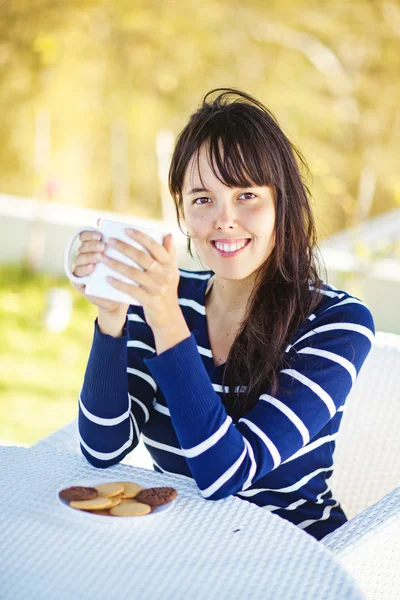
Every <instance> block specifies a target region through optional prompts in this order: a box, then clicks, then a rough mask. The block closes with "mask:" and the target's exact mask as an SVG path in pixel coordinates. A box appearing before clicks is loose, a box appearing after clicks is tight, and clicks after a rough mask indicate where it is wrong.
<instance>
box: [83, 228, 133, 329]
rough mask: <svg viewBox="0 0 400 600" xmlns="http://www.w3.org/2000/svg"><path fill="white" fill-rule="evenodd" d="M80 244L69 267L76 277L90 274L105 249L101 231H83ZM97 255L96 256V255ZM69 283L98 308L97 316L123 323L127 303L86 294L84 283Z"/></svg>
mask: <svg viewBox="0 0 400 600" xmlns="http://www.w3.org/2000/svg"><path fill="white" fill-rule="evenodd" d="M79 239H80V242H81V245H80V247H79V250H78V252H77V255H76V257H75V262H74V264H73V265H72V267H71V271H72V273H73V275H75V276H76V277H83V276H84V275H90V273H93V271H94V269H95V268H96V264H97V263H98V262H100V258H99V255H101V254H104V252H105V250H106V244H105V243H104V242H102V241H101V233H100V232H94V231H83V232H82V233H81V234H80V236H79ZM96 255H97V256H96ZM71 285H72V286H73V287H74V288H75V289H76V290H77V291H78V292H79V293H80V294H82V295H83V296H84V297H85V298H87V299H88V300H89V302H91V303H92V304H94V306H97V308H98V309H99V316H100V314H101V316H102V317H103V318H105V319H107V320H108V319H112V320H114V319H117V320H119V321H121V320H123V322H124V323H125V317H126V313H127V311H128V307H129V304H122V303H120V302H116V301H115V300H106V299H105V298H98V297H97V296H89V295H87V294H86V285H85V284H84V283H83V284H79V283H74V282H73V281H71Z"/></svg>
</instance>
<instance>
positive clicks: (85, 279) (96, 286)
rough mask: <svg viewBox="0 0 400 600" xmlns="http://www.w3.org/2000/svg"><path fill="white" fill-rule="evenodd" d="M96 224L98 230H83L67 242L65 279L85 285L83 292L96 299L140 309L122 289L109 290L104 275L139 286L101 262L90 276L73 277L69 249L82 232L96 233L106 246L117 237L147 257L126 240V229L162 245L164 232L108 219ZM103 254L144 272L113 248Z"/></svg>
mask: <svg viewBox="0 0 400 600" xmlns="http://www.w3.org/2000/svg"><path fill="white" fill-rule="evenodd" d="M98 224H99V226H98V227H97V228H95V227H82V228H81V229H79V230H78V231H76V232H75V233H74V234H73V236H72V238H71V239H70V241H69V242H68V244H67V247H66V249H65V254H64V270H65V273H66V275H67V277H68V279H70V280H71V281H73V282H74V283H80V284H84V285H85V286H86V290H85V293H86V294H88V295H89V296H97V297H99V298H106V299H107V300H115V301H116V302H122V303H123V304H134V305H136V306H140V302H138V301H137V300H135V299H134V298H132V297H131V296H129V295H128V294H126V293H125V292H122V291H121V290H117V289H116V288H114V287H112V285H111V284H110V283H109V282H108V281H107V276H109V275H111V277H114V278H116V279H119V280H121V281H123V282H125V283H129V284H131V285H136V286H137V287H139V284H138V283H136V282H134V281H132V280H131V279H128V278H127V277H125V276H124V275H121V273H118V272H117V271H114V270H113V269H111V268H110V267H109V266H107V265H106V264H104V263H102V262H99V263H97V264H96V265H95V267H94V270H93V272H92V273H89V275H83V276H82V277H77V276H76V275H74V274H73V273H72V271H71V266H70V262H71V250H72V246H73V244H74V242H75V240H76V238H77V237H78V236H79V235H80V234H81V233H82V232H83V231H98V232H99V233H101V241H102V242H104V243H105V244H107V242H108V239H109V238H110V237H112V238H117V239H119V240H121V241H123V242H125V243H127V244H129V245H131V246H133V247H134V248H138V249H139V250H141V251H142V252H145V253H146V254H149V252H148V251H147V250H146V248H144V247H143V246H142V245H140V244H139V243H138V242H136V241H135V240H133V239H132V238H130V237H128V235H127V234H126V233H125V229H128V228H129V229H137V230H139V231H143V233H146V234H147V235H149V236H150V237H152V238H153V239H154V240H155V241H156V242H158V243H159V244H161V245H162V243H163V240H164V237H165V235H166V233H164V232H163V231H161V230H160V231H159V230H157V229H149V228H148V227H142V226H137V225H132V224H131V223H120V222H118V221H111V220H109V219H99V221H98ZM105 254H106V256H109V257H110V258H115V259H116V260H119V261H120V262H123V263H125V264H127V265H130V266H132V267H135V268H136V269H140V270H141V271H144V269H143V268H142V267H141V266H140V265H138V264H137V263H136V262H134V261H133V260H131V259H130V258H128V257H127V256H125V254H122V253H121V252H119V251H118V250H116V249H115V248H111V247H110V246H107V249H106V252H105Z"/></svg>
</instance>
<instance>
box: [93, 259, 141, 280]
mask: <svg viewBox="0 0 400 600" xmlns="http://www.w3.org/2000/svg"><path fill="white" fill-rule="evenodd" d="M100 262H103V263H105V264H106V265H107V266H108V267H110V269H113V270H114V271H117V272H118V273H121V275H125V277H127V278H128V279H132V281H137V282H138V283H142V282H145V281H146V278H147V277H148V276H147V275H146V272H145V271H140V270H139V269H135V268H134V267H131V266H129V265H126V264H125V263H122V262H120V261H119V260H115V259H114V258H110V257H109V256H105V255H104V256H102V257H101V259H100Z"/></svg>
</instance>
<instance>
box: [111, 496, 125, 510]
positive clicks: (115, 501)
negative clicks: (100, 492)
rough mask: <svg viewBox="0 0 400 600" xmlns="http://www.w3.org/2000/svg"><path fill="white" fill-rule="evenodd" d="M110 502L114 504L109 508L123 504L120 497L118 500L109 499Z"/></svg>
mask: <svg viewBox="0 0 400 600" xmlns="http://www.w3.org/2000/svg"><path fill="white" fill-rule="evenodd" d="M108 500H111V502H112V504H111V505H110V506H109V507H108V508H114V506H118V504H121V502H122V498H121V496H118V497H116V498H108Z"/></svg>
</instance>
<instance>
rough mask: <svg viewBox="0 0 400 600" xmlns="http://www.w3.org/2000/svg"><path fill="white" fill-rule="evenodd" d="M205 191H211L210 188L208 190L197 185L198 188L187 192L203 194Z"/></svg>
mask: <svg viewBox="0 0 400 600" xmlns="http://www.w3.org/2000/svg"><path fill="white" fill-rule="evenodd" d="M203 192H209V190H206V188H202V187H196V188H193V189H191V190H189V191H188V192H187V196H190V195H191V194H202V193H203Z"/></svg>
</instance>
